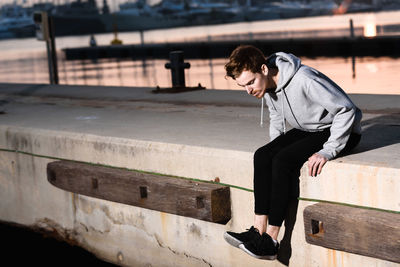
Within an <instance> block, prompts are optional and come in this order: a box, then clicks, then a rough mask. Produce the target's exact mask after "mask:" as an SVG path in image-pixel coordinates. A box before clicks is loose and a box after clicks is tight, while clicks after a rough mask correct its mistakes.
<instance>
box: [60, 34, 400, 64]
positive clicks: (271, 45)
mask: <svg viewBox="0 0 400 267" xmlns="http://www.w3.org/2000/svg"><path fill="white" fill-rule="evenodd" d="M240 44H252V45H255V46H257V47H259V48H260V49H262V50H263V51H270V52H271V53H272V52H274V51H290V52H291V53H294V54H296V55H299V56H308V57H317V56H326V57H337V56H339V57H350V56H357V57H360V56H390V57H399V56H400V36H381V37H374V38H367V37H355V38H350V37H346V38H345V37H343V38H319V39H277V40H248V41H243V40H242V41H240V40H238V41H216V42H190V43H168V44H144V45H118V46H112V45H110V46H97V47H78V48H67V49H64V52H65V56H66V59H67V60H85V59H100V58H131V59H167V58H168V56H169V52H171V51H175V50H181V51H183V52H184V55H185V58H191V59H208V58H226V57H228V56H229V54H230V53H231V51H232V50H233V49H234V48H235V47H236V46H238V45H240Z"/></svg>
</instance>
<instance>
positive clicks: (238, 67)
mask: <svg viewBox="0 0 400 267" xmlns="http://www.w3.org/2000/svg"><path fill="white" fill-rule="evenodd" d="M265 61H266V59H265V56H264V54H263V53H262V52H261V50H260V49H258V48H256V47H254V46H252V45H240V46H238V47H236V48H235V50H233V51H232V54H231V55H230V57H229V62H228V63H226V64H225V70H226V76H229V77H231V78H232V79H234V80H235V79H236V78H237V77H239V76H240V74H242V72H243V71H244V70H249V71H251V72H253V73H258V72H261V66H262V65H263V64H265Z"/></svg>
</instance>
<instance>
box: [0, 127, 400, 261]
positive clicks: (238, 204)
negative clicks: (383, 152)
mask: <svg viewBox="0 0 400 267" xmlns="http://www.w3.org/2000/svg"><path fill="white" fill-rule="evenodd" d="M0 148H1V149H2V150H1V151H0V203H1V204H0V220H3V221H9V222H15V223H19V224H23V225H28V226H32V227H34V226H39V227H42V228H48V229H55V230H57V231H58V232H59V233H60V234H61V235H63V236H65V238H68V239H73V240H74V241H76V242H77V243H78V244H80V245H81V246H82V247H84V248H86V249H87V250H89V251H91V252H93V253H94V254H96V255H97V256H98V257H99V258H102V259H104V260H106V261H110V262H113V263H116V264H120V265H122V266H261V265H262V266H264V265H265V266H283V264H282V263H280V262H279V261H273V262H264V261H259V260H255V259H253V258H251V257H249V256H248V255H247V254H245V253H243V252H242V251H240V250H238V249H235V248H232V247H231V246H229V245H227V244H226V243H225V241H224V240H223V233H224V232H225V231H227V230H233V231H242V230H244V229H245V228H248V227H250V226H251V224H252V219H253V214H252V210H253V198H252V193H251V192H248V191H245V190H241V189H235V188H231V198H232V214H233V216H232V220H231V221H229V222H228V224H227V225H220V224H214V223H209V222H205V221H200V220H196V219H192V218H186V217H181V216H176V215H171V214H166V213H161V212H156V211H151V210H146V209H141V208H137V207H133V206H128V205H124V204H118V203H113V202H109V201H103V200H100V199H95V198H90V197H85V196H80V195H76V194H72V193H69V192H65V191H63V190H60V189H58V188H55V187H53V186H52V185H50V184H49V183H48V182H47V177H46V165H47V163H49V162H51V161H53V160H56V159H55V158H61V159H73V160H78V161H84V162H93V163H100V164H105V165H110V166H116V167H124V168H131V169H137V170H144V171H152V172H158V173H163V174H170V175H176V176H185V177H191V178H198V179H203V180H213V179H214V178H215V177H219V178H220V180H221V182H222V183H227V184H233V185H237V186H241V187H244V188H249V189H251V188H252V171H253V170H252V154H251V153H249V152H243V151H234V150H224V149H213V148H203V147H195V146H189V145H179V144H168V143H160V142H151V141H141V140H134V139H126V138H114V137H107V136H98V135H91V134H80V133H72V132H67V131H53V130H41V129H35V128H26V127H17V126H7V125H0ZM6 150H9V151H6ZM21 152H24V153H21ZM25 152H26V153H25ZM306 172H307V170H306V168H305V167H304V168H303V169H302V177H301V192H302V195H301V196H302V197H303V198H310V199H318V200H329V201H338V202H343V203H350V204H356V205H361V206H369V207H376V208H382V209H389V210H395V211H399V210H400V200H399V196H398V192H400V182H399V181H398V179H397V178H398V177H400V171H399V169H398V168H392V167H390V166H377V165H375V166H371V165H364V164H361V163H357V162H351V161H347V162H340V160H337V161H332V162H329V164H328V165H326V168H325V169H324V172H323V174H322V176H320V177H319V178H310V177H308V176H307V174H306ZM396 179H397V180H396ZM345 185H346V186H345ZM310 204H313V202H309V201H300V202H299V206H298V209H297V217H296V223H295V226H294V229H293V233H292V235H291V242H290V243H291V252H290V254H291V257H290V265H291V266H299V267H310V266H313V267H314V266H315V267H317V266H321V267H328V266H376V267H383V266H399V265H398V264H396V263H392V262H388V261H383V260H379V259H374V258H369V257H364V256H360V255H355V254H350V253H345V252H340V251H334V250H330V249H325V248H322V247H317V246H312V245H309V244H307V243H306V242H305V238H304V227H303V216H302V211H303V209H304V207H305V206H307V205H310ZM284 230H285V229H282V231H281V235H280V239H282V238H283V235H284V232H285V231H284ZM285 240H287V239H286V238H285ZM285 243H286V242H285V241H283V242H282V245H283V247H285V248H287V246H286V245H285ZM282 252H283V254H286V255H287V254H288V251H287V250H286V251H282ZM283 256H285V255H283ZM284 258H285V257H282V258H281V260H282V261H283V262H285V260H284ZM286 263H287V262H286ZM286 265H287V264H286Z"/></svg>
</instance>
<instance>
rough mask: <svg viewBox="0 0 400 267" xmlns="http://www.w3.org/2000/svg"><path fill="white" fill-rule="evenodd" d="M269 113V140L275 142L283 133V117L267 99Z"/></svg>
mask: <svg viewBox="0 0 400 267" xmlns="http://www.w3.org/2000/svg"><path fill="white" fill-rule="evenodd" d="M266 102H267V105H268V111H269V138H270V141H272V140H274V139H275V138H277V137H278V136H280V135H281V134H282V133H283V124H282V121H283V120H282V115H281V114H279V113H278V112H277V110H276V109H275V107H274V104H273V103H272V101H271V99H268V97H266Z"/></svg>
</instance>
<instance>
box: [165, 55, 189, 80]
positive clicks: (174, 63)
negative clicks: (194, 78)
mask: <svg viewBox="0 0 400 267" xmlns="http://www.w3.org/2000/svg"><path fill="white" fill-rule="evenodd" d="M169 59H170V61H171V62H169V63H165V68H167V69H171V78H172V87H186V85H185V69H188V68H190V63H185V62H183V51H172V52H170V53H169Z"/></svg>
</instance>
